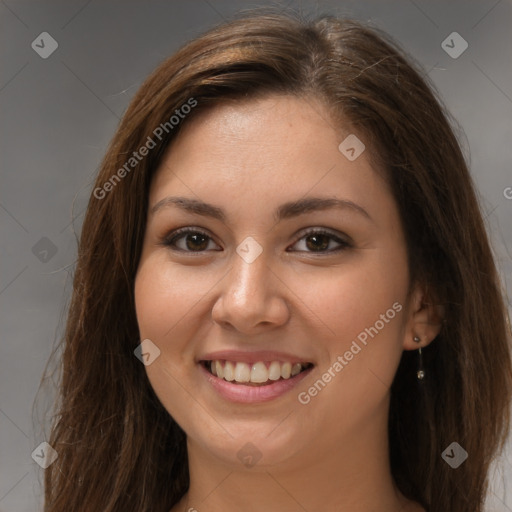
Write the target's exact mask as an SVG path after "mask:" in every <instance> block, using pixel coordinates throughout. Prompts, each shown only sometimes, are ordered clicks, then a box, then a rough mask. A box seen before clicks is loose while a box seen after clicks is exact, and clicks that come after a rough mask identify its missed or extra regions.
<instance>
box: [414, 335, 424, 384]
mask: <svg viewBox="0 0 512 512" xmlns="http://www.w3.org/2000/svg"><path fill="white" fill-rule="evenodd" d="M413 340H414V341H415V342H416V343H420V341H421V338H419V337H418V336H414V338H413ZM416 376H417V377H418V380H423V379H424V378H425V370H424V369H423V354H422V353H421V347H420V348H419V349H418V371H417V372H416Z"/></svg>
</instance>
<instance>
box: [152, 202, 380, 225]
mask: <svg viewBox="0 0 512 512" xmlns="http://www.w3.org/2000/svg"><path fill="white" fill-rule="evenodd" d="M170 206H176V207H177V208H180V209H181V210H184V211H186V212H189V213H195V214H197V215H202V216H205V217H212V218H214V219H218V220H220V221H222V222H225V221H226V214H225V213H224V211H223V210H222V208H219V207H217V206H214V205H212V204H208V203H204V202H203V201H199V200H197V199H192V198H189V197H165V198H164V199H162V200H161V201H158V203H156V204H155V205H154V206H153V207H152V208H151V214H154V213H156V212H157V211H159V210H161V209H163V208H166V207H170ZM332 208H337V209H342V210H351V211H353V212H356V213H359V214H361V215H362V216H364V217H366V218H367V219H369V220H371V221H373V219H372V218H371V217H370V215H369V214H368V212H367V211H366V210H365V209H364V208H363V207H362V206H359V205H358V204H357V203H354V202H353V201H349V200H347V199H338V198H331V197H306V198H302V199H297V200H296V201H290V202H288V203H284V204H282V205H281V206H279V207H278V208H277V209H276V210H275V212H274V219H275V220H276V221H277V222H279V221H281V220H283V219H290V218H292V217H298V216H299V215H303V214H305V213H311V212H315V211H322V210H328V209H332Z"/></svg>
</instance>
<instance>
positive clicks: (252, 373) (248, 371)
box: [201, 360, 313, 386]
mask: <svg viewBox="0 0 512 512" xmlns="http://www.w3.org/2000/svg"><path fill="white" fill-rule="evenodd" d="M201 364H202V365H203V366H204V368H206V370H207V371H208V372H210V373H211V374H212V375H214V376H215V377H218V378H219V379H223V380H225V381H227V382H232V383H233V384H243V385H245V386H267V385H269V384H272V383H274V382H276V381H279V380H288V379H291V378H293V377H295V376H297V375H299V374H300V373H302V372H304V371H306V370H308V369H309V368H311V367H312V366H313V364H312V363H294V364H292V363H290V362H282V361H258V362H257V363H253V364H248V363H244V362H240V361H238V362H235V361H225V360H215V361H201Z"/></svg>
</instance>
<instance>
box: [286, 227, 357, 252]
mask: <svg viewBox="0 0 512 512" xmlns="http://www.w3.org/2000/svg"><path fill="white" fill-rule="evenodd" d="M311 235H326V236H328V237H331V239H333V240H334V241H335V242H336V243H337V244H339V247H337V248H335V249H330V250H328V251H318V252H317V251H297V252H303V253H308V254H332V253H335V252H338V251H341V250H343V249H347V248H350V247H353V246H354V243H353V241H352V239H351V238H350V237H349V236H348V235H345V234H340V233H337V232H334V231H331V230H330V229H328V228H322V227H316V228H315V227H312V228H306V229H305V230H301V231H299V232H298V233H297V234H296V235H295V237H298V238H297V240H296V241H295V242H293V244H292V245H291V246H289V247H293V246H294V245H296V244H297V243H298V242H300V241H301V240H302V239H303V238H305V237H307V236H311ZM286 251H287V252H288V248H287V249H286Z"/></svg>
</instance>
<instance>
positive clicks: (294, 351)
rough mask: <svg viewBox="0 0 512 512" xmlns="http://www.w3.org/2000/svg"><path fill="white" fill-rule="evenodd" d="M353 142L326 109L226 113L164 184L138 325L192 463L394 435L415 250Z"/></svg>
mask: <svg viewBox="0 0 512 512" xmlns="http://www.w3.org/2000/svg"><path fill="white" fill-rule="evenodd" d="M349 135H351V132H350V130H347V129H340V128H339V127H338V126H336V125H335V124H334V122H332V121H331V120H330V118H329V114H328V110H327V109H326V108H325V106H324V105H323V104H321V103H319V102H318V101H316V100H315V99H313V98H307V99H298V98H296V97H292V96H269V97H267V98H265V99H259V100H250V101H247V102H244V103H236V104H235V103H232V104H229V105H223V106H220V107H216V108H215V109H213V110H211V111H209V112H203V114H201V115H200V116H198V117H196V118H195V119H193V120H191V123H190V124H188V125H186V126H184V130H183V131H182V133H181V134H180V136H179V137H178V138H177V139H176V140H175V141H174V143H173V145H172V147H171V148H170V150H169V151H168V152H167V154H166V156H165V158H164V160H163V161H162V164H161V166H160V168H159V169H158V171H157V173H156V175H155V177H154V179H153V182H152V186H151V189H150V196H149V211H148V222H147V228H146V233H145V240H144V247H143V252H142V256H141V260H140V265H139V268H138V273H137V277H136V283H135V299H136V311H137V318H138V324H139V327H140V336H141V340H145V339H149V340H151V343H152V344H151V343H150V344H148V342H145V343H146V345H143V346H144V347H145V350H146V352H149V353H150V356H146V357H149V359H148V362H149V364H147V366H146V367H145V369H146V371H147V375H148V378H149V380H150V382H151V385H152V387H153V388H154V390H155V392H156V394H157V395H158V397H159V399H160V400H161V402H162V404H163V405H164V407H165V408H166V409H167V410H168V411H169V413H170V414H171V415H172V416H173V418H174V419H175V420H176V421H177V422H178V424H179V425H180V426H181V427H182V428H183V429H184V431H185V432H186V434H187V437H188V443H189V457H190V456H193V453H198V452H201V453H203V454H208V456H209V457H212V460H217V461H220V462H221V463H222V464H228V465H233V464H238V465H240V464H242V463H245V464H246V465H247V464H248V465H251V464H253V463H255V462H257V464H258V465H259V466H261V467H266V466H267V465H268V464H271V465H274V464H280V465H281V467H285V466H286V464H296V463H297V461H302V462H304V461H307V460H308V459H310V460H311V461H314V460H318V459H319V458H321V457H322V454H327V453H329V452H331V451H332V450H333V449H334V448H335V447H341V446H343V447H344V449H347V451H349V450H350V449H352V448H353V449H354V450H355V449H357V447H358V443H362V442H364V440H365V439H367V438H368V435H370V433H371V432H373V434H375V435H378V436H381V435H382V432H385V424H386V417H387V416H386V415H387V411H388V406H389V403H388V398H389V386H390V385H391V382H392V380H393V376H394V374H395V372H396V369H397V366H398V363H399V360H400V356H401V352H402V350H403V349H404V347H405V348H409V347H408V343H409V342H408V341H405V340H408V339H409V338H412V334H413V333H412V332H411V329H410V328H409V326H410V318H409V317H410V316H411V315H412V313H409V312H408V311H410V308H409V307H408V304H407V303H406V301H407V300H408V299H407V296H408V295H407V292H408V287H409V276H408V269H407V254H406V245H405V241H404V236H403V232H402V229H401V224H400V220H399V215H398V211H397V206H396V204H395V202H394V199H393V197H392V195H391V193H390V190H389V188H388V186H387V184H386V183H385V181H384V180H383V178H382V177H381V176H380V175H379V174H378V173H377V172H375V171H374V170H373V169H372V168H371V167H370V164H369V160H368V158H367V156H368V150H369V144H368V143H367V141H364V140H362V142H363V143H364V144H366V146H367V149H366V150H364V151H363V152H362V153H361V154H360V155H359V156H357V155H358V153H359V152H360V151H361V149H362V146H360V145H358V144H359V143H358V141H357V140H356V139H353V138H350V139H348V140H347V142H345V143H344V144H342V145H341V149H339V148H338V146H340V143H342V142H343V141H344V140H345V139H346V138H347V136H349ZM350 148H354V150H353V151H352V150H351V149H350ZM348 157H350V158H348ZM355 157H356V158H355ZM177 230H181V231H180V232H179V233H178V232H177ZM158 350H159V351H160V353H159V354H158ZM143 351H144V350H143ZM212 361H213V363H212ZM212 367H213V372H214V373H215V375H214V374H213V373H212V372H211V368H212ZM297 372H300V373H297ZM219 373H221V374H222V375H223V377H222V378H221V377H220V376H219ZM233 379H234V380H233ZM248 379H250V381H249V382H247V380H248ZM253 381H254V382H253ZM377 430H378V433H377ZM367 434H368V435H367ZM347 440H350V444H347ZM248 443H250V444H248ZM290 467H291V466H290Z"/></svg>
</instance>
